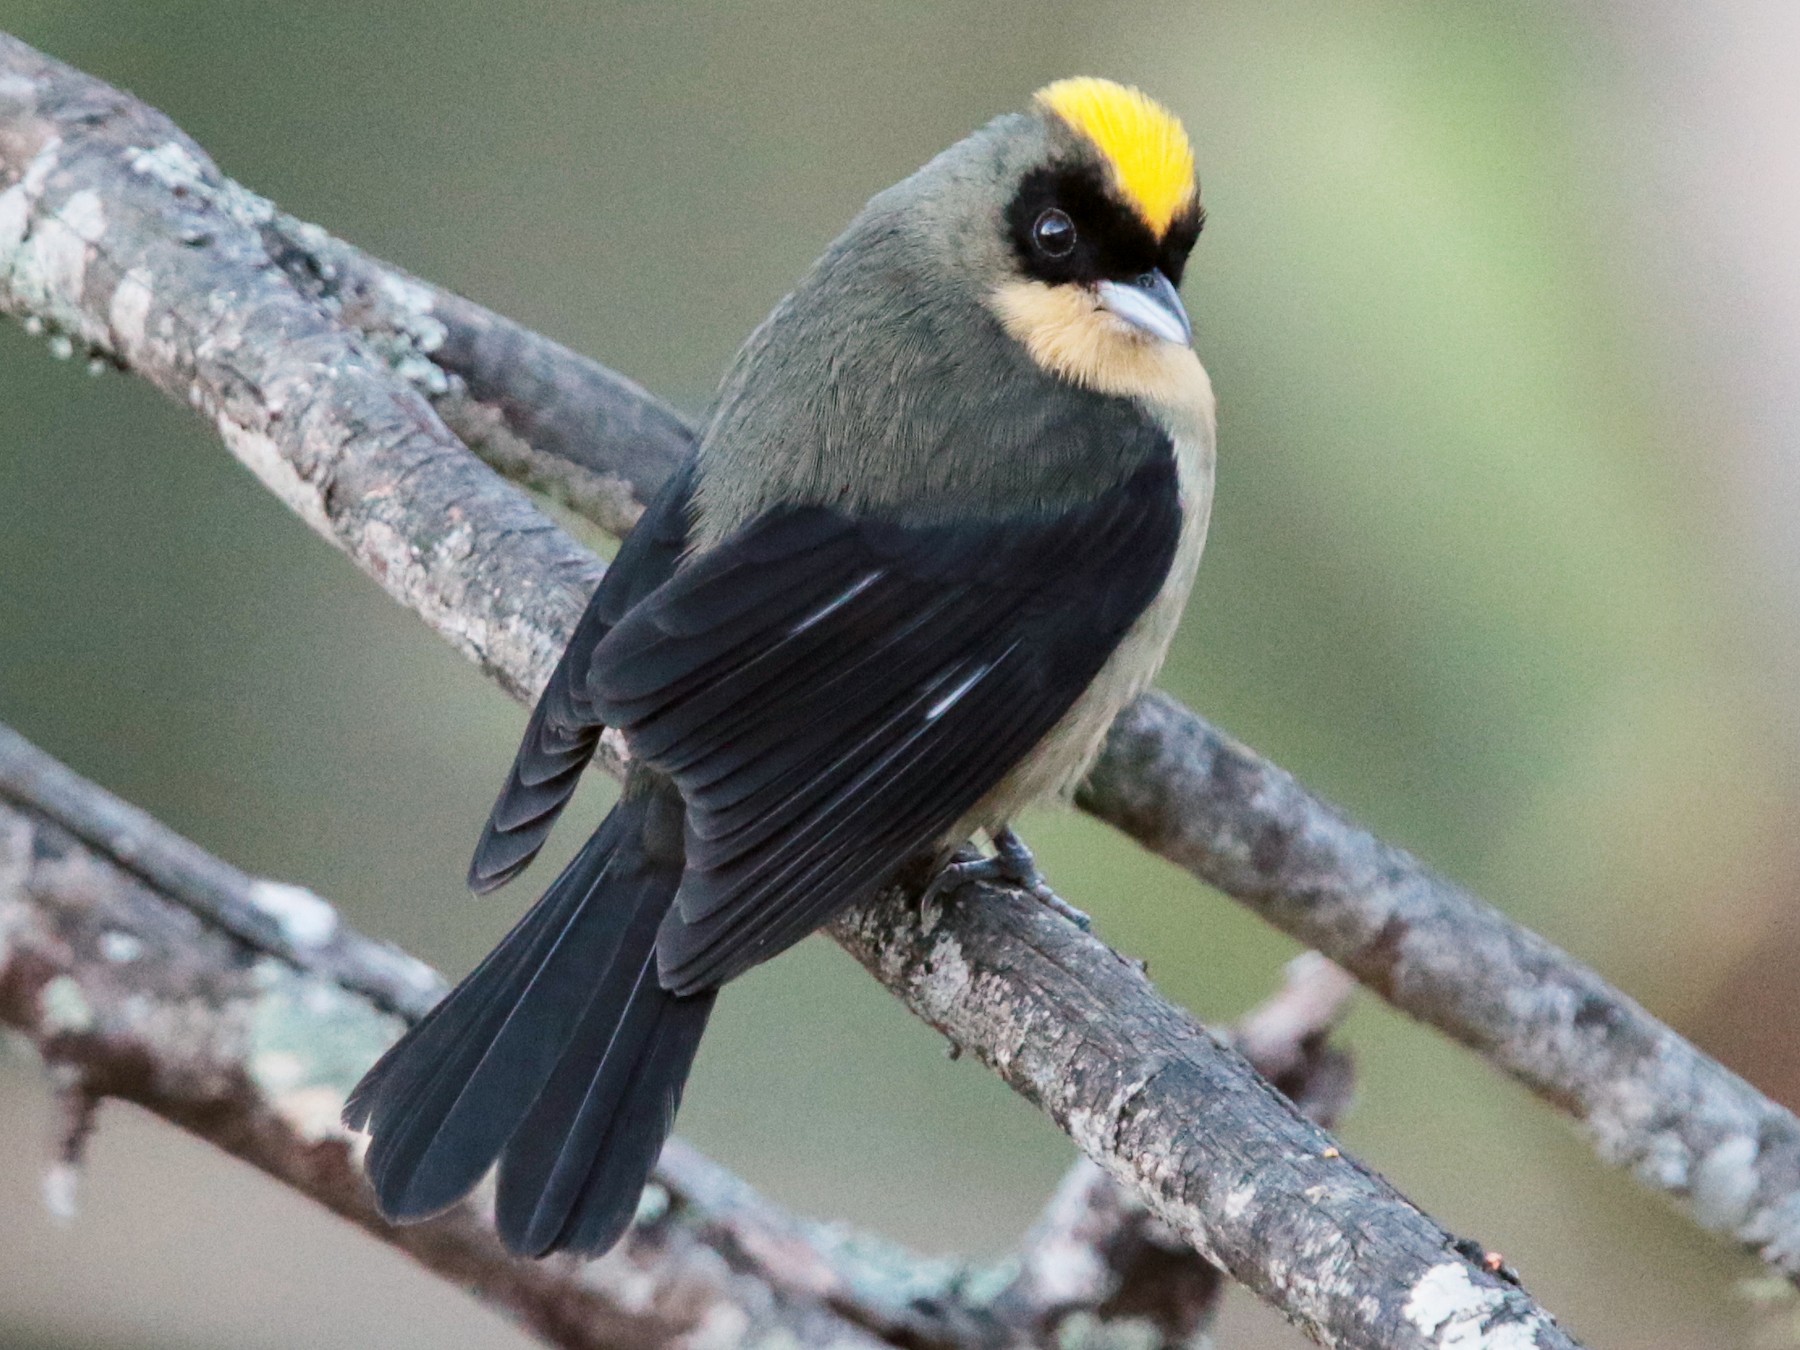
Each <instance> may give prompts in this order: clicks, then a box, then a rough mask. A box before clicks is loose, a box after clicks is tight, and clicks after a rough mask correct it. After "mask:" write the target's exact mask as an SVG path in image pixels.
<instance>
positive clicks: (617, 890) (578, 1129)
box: [344, 775, 713, 1256]
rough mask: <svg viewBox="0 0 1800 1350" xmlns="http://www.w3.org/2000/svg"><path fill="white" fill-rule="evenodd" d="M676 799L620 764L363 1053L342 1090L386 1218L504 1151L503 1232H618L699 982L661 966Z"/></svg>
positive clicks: (705, 1003)
mask: <svg viewBox="0 0 1800 1350" xmlns="http://www.w3.org/2000/svg"><path fill="white" fill-rule="evenodd" d="M681 811H682V808H681V802H680V798H679V797H677V796H676V795H675V794H674V792H673V790H672V789H670V788H668V787H666V786H663V785H661V784H660V783H653V782H650V781H649V780H647V779H643V778H638V777H637V776H635V775H634V781H632V782H629V783H628V784H627V786H626V795H625V797H624V798H623V799H622V800H621V801H620V802H619V804H618V805H617V806H616V807H614V808H613V812H612V814H611V815H609V816H608V817H607V818H606V820H605V822H604V823H603V824H602V825H601V826H600V828H599V830H597V831H596V832H595V834H594V837H593V838H592V839H590V840H588V842H587V844H586V846H585V847H583V848H582V850H581V852H580V853H579V854H577V855H576V857H575V859H574V861H572V862H571V863H570V864H569V866H568V867H567V868H566V869H565V870H564V871H563V874H562V875H561V876H560V877H558V878H557V879H556V882H555V884H554V885H552V886H551V887H550V889H549V890H548V891H546V892H545V893H544V896H543V898H542V899H540V900H539V901H538V902H537V904H536V905H534V906H533V907H532V909H531V911H530V912H529V913H528V914H526V916H525V917H524V918H523V919H522V920H520V922H519V924H518V926H517V927H515V928H514V929H513V930H512V932H511V933H509V934H508V935H507V936H506V938H505V939H504V940H503V941H502V942H501V943H500V945H499V946H498V947H496V948H495V949H494V950H493V952H492V953H490V954H489V956H488V958H487V959H486V960H485V961H483V962H482V963H481V965H480V966H478V967H477V968H476V969H475V971H474V973H472V974H471V975H469V977H468V978H467V979H465V980H464V981H463V982H462V983H461V984H459V985H458V986H457V987H456V988H455V989H454V990H452V991H451V993H450V994H449V995H448V996H447V997H446V998H445V999H444V1000H443V1002H441V1003H440V1004H438V1006H437V1007H435V1008H433V1009H432V1010H431V1012H430V1013H429V1014H428V1015H427V1016H426V1017H425V1019H424V1020H423V1021H421V1022H420V1023H419V1024H418V1025H417V1026H415V1027H414V1028H413V1029H412V1030H411V1031H409V1032H408V1033H407V1034H406V1035H405V1036H404V1037H402V1038H401V1039H400V1041H399V1042H398V1043H396V1044H395V1045H394V1047H393V1048H392V1049H391V1050H389V1051H388V1052H387V1054H385V1055H383V1056H382V1057H381V1059H380V1060H379V1061H378V1062H377V1063H376V1065H375V1067H374V1068H372V1069H370V1070H369V1072H368V1074H367V1075H366V1076H365V1077H364V1078H363V1080H362V1082H361V1083H359V1084H358V1085H357V1087H356V1090H355V1091H354V1092H353V1093H351V1094H350V1100H349V1102H348V1104H347V1105H346V1106H345V1108H344V1122H345V1124H347V1125H349V1126H350V1127H351V1128H352V1129H364V1130H367V1131H368V1132H369V1133H370V1135H371V1136H372V1141H371V1143H370V1145H369V1156H368V1173H369V1179H370V1180H371V1182H373V1183H374V1187H375V1195H376V1199H377V1201H378V1202H379V1204H380V1206H381V1212H382V1213H383V1214H385V1215H387V1217H388V1218H390V1219H392V1220H394V1221H396V1222H407V1221H409V1220H414V1219H423V1218H427V1217H429V1216H430V1215H433V1214H436V1213H438V1212H440V1211H442V1210H444V1209H446V1208H448V1207H449V1206H450V1205H452V1204H454V1203H455V1202H456V1201H457V1200H459V1199H461V1198H462V1197H463V1196H464V1195H466V1194H468V1192H469V1191H470V1190H471V1189H472V1188H473V1187H474V1186H475V1184H476V1182H478V1181H479V1180H480V1179H481V1177H482V1175H483V1174H484V1173H485V1172H486V1171H487V1169H488V1168H489V1167H491V1166H492V1165H493V1164H494V1163H495V1162H496V1161H498V1163H499V1165H500V1184H499V1199H498V1205H497V1218H498V1221H499V1227H500V1236H501V1238H502V1239H503V1240H504V1241H505V1243H506V1245H507V1247H509V1248H510V1249H511V1250H513V1251H515V1252H518V1253H520V1254H521V1255H528V1256H543V1255H545V1254H547V1253H549V1252H554V1251H575V1252H584V1253H599V1252H602V1251H605V1250H606V1249H607V1248H609V1247H611V1246H612V1245H613V1244H614V1243H615V1242H617V1241H618V1240H619V1238H620V1237H621V1236H622V1235H623V1234H624V1232H625V1229H626V1228H627V1227H628V1226H629V1225H630V1223H631V1218H632V1215H633V1214H634V1213H635V1212H636V1209H637V1204H638V1197H639V1194H640V1193H641V1192H642V1190H643V1187H644V1182H645V1180H646V1178H648V1176H649V1175H650V1169H651V1168H652V1167H653V1166H654V1165H655V1163H656V1157H657V1154H658V1152H659V1151H660V1150H661V1148H662V1143H663V1140H664V1139H666V1138H667V1137H668V1134H669V1129H670V1127H671V1125H672V1124H673V1123H674V1119H675V1107H676V1104H677V1103H678V1102H679V1101H680V1099H681V1089H682V1085H683V1084H684V1083H685V1082H686V1080H687V1076H688V1071H689V1069H690V1068H691V1067H692V1066H693V1062H694V1053H695V1051H696V1050H697V1049H698V1048H699V1045H700V1035H701V1032H702V1031H704V1030H705V1028H706V1016H707V1013H708V1012H710V1011H711V1009H712V1001H713V996H712V994H710V993H707V994H702V995H699V996H694V997H687V998H677V997H675V996H674V995H672V994H668V993H666V992H664V990H663V989H662V986H661V985H660V984H659V983H658V981H657V972H656V954H655V948H656V932H657V928H658V926H659V925H660V924H661V923H662V919H663V915H664V914H666V913H667V912H668V909H669V906H670V905H671V904H672V903H673V901H674V898H675V890H676V887H677V886H678V885H679V884H680V881H681V867H682V863H681V830H682V816H681Z"/></svg>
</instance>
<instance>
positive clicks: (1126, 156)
mask: <svg viewBox="0 0 1800 1350" xmlns="http://www.w3.org/2000/svg"><path fill="white" fill-rule="evenodd" d="M965 147H966V149H965ZM959 152H960V153H959ZM945 159H946V160H947V161H949V163H948V164H947V165H946V167H951V166H954V171H953V172H952V173H951V174H950V176H949V179H948V180H947V181H946V183H945V184H944V187H943V189H942V195H941V198H940V200H942V201H948V202H950V203H959V204H960V206H961V207H962V209H963V210H964V211H965V212H966V213H967V215H966V218H965V221H964V224H965V225H966V226H967V228H966V229H965V230H963V231H961V232H960V233H961V238H962V240H963V242H964V244H965V245H966V248H965V250H964V255H965V259H966V261H967V262H968V263H969V264H970V268H969V270H968V271H965V272H964V276H965V277H966V278H968V279H970V280H973V281H975V282H976V284H977V285H978V287H979V288H980V289H981V290H982V291H983V292H984V297H985V300H986V303H987V306H988V308H989V309H990V310H991V311H993V312H994V313H995V314H996V315H997V316H998V317H999V318H1000V320H1001V322H1002V324H1003V326H1004V327H1005V328H1006V330H1007V332H1008V333H1010V334H1011V335H1012V337H1013V338H1015V339H1016V340H1018V341H1019V342H1020V343H1021V344H1023V345H1024V347H1025V348H1026V349H1027V351H1029V352H1030V354H1031V356H1032V358H1033V359H1034V360H1035V361H1036V362H1037V363H1038V364H1039V365H1040V366H1042V367H1044V368H1045V369H1047V370H1050V371H1051V372H1053V373H1055V374H1057V375H1059V376H1061V377H1063V378H1067V379H1072V380H1074V381H1076V382H1077V383H1080V384H1083V385H1087V386H1090V387H1093V388H1097V389H1101V390H1104V391H1106V392H1112V393H1138V394H1147V395H1152V396H1154V394H1155V392H1156V388H1157V387H1158V386H1161V385H1164V384H1166V383H1167V382H1168V380H1170V379H1176V380H1185V378H1186V377H1185V374H1184V372H1185V370H1186V367H1187V366H1188V365H1190V364H1192V354H1191V349H1190V344H1191V342H1192V337H1193V333H1192V328H1191V327H1190V324H1189V321H1188V315H1187V311H1186V309H1185V308H1184V307H1183V305H1182V302H1181V297H1180V295H1179V294H1178V293H1177V290H1176V287H1177V286H1178V285H1179V284H1180V282H1181V277H1182V273H1183V271H1184V270H1185V268H1186V266H1187V259H1188V253H1189V252H1190V251H1191V250H1192V248H1193V247H1194V242H1195V240H1196V239H1197V238H1198V237H1199V234H1200V227H1201V224H1202V223H1203V221H1204V219H1205V213H1204V211H1203V210H1202V209H1201V205H1200V189H1199V183H1198V182H1197V180H1196V178H1195V173H1194V152H1193V148H1192V147H1191V146H1190V144H1189V143H1188V138H1187V133H1186V132H1185V131H1184V130H1183V129H1182V125H1181V123H1180V121H1179V120H1177V118H1176V117H1175V116H1174V114H1173V113H1171V112H1169V111H1168V109H1166V108H1164V107H1163V106H1162V105H1161V104H1159V103H1157V102H1155V101H1154V100H1152V99H1151V98H1149V97H1148V96H1147V95H1145V94H1144V93H1142V92H1141V91H1139V90H1137V89H1134V88H1129V87H1127V86H1125V85H1121V84H1115V83H1114V82H1112V81H1111V80H1102V79H1094V78H1089V77H1079V78H1074V79H1067V80H1059V81H1057V82H1056V83H1055V84H1051V85H1049V86H1047V87H1045V88H1044V89H1041V90H1039V91H1038V93H1037V95H1036V97H1035V98H1034V99H1033V102H1032V107H1031V110H1030V112H1029V113H1026V114H1023V115H1020V114H1013V115H1010V116H1007V117H1002V118H999V119H997V120H996V121H995V122H994V123H992V124H991V125H990V126H989V127H987V128H986V129H984V131H982V132H981V133H978V134H977V135H976V136H975V137H972V138H970V140H969V141H968V142H965V143H964V147H959V148H958V150H953V151H951V152H949V153H948V154H947V155H946V156H945ZM927 176H929V174H928V175H927ZM970 207H974V208H975V209H974V210H972V211H971V210H969V208H970ZM996 235H997V236H998V238H996Z"/></svg>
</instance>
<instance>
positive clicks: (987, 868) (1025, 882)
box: [925, 826, 1094, 933]
mask: <svg viewBox="0 0 1800 1350" xmlns="http://www.w3.org/2000/svg"><path fill="white" fill-rule="evenodd" d="M993 840H994V852H993V853H992V854H991V855H984V854H982V853H981V852H980V851H979V850H978V849H976V848H975V846H974V845H972V844H965V845H964V846H963V847H962V848H960V849H958V850H957V851H956V856H955V857H954V858H952V859H951V860H950V861H949V862H947V863H945V864H944V866H943V869H942V870H941V871H939V872H938V874H937V877H936V878H935V879H934V880H933V881H932V883H931V885H930V887H929V888H928V889H927V890H926V892H925V900H926V902H930V901H932V900H935V899H937V898H938V897H939V896H941V895H945V894H947V893H949V892H951V891H955V890H960V889H961V888H962V887H964V886H967V885H969V884H970V883H972V882H980V881H999V882H1005V883H1006V884H1008V885H1012V886H1017V887H1018V888H1019V889H1020V890H1022V891H1025V892H1027V893H1028V894H1030V895H1031V896H1032V897H1033V898H1034V899H1035V900H1037V902H1038V903H1039V904H1041V905H1043V906H1045V907H1046V908H1048V909H1050V910H1051V911H1053V912H1054V913H1057V914H1060V915H1061V916H1062V917H1063V918H1065V919H1067V920H1068V921H1069V922H1070V923H1072V924H1074V925H1075V926H1076V927H1077V928H1079V929H1081V931H1082V932H1084V933H1087V932H1091V931H1093V927H1094V921H1093V920H1092V919H1090V918H1089V917H1088V916H1087V915H1086V914H1083V913H1082V912H1081V911H1080V910H1078V909H1076V908H1075V906H1073V905H1071V904H1070V903H1069V902H1068V901H1067V900H1065V899H1063V898H1062V897H1061V896H1060V895H1058V894H1057V893H1056V892H1055V891H1053V890H1051V889H1050V883H1049V882H1047V881H1045V880H1044V874H1043V873H1042V872H1040V871H1039V870H1038V865H1037V859H1036V858H1034V857H1032V856H1031V850H1030V849H1029V848H1027V847H1026V846H1025V841H1024V840H1023V839H1021V838H1019V836H1018V835H1016V834H1014V833H1013V832H1012V827H1011V826H1007V827H1005V828H1003V829H999V830H995V831H994V832H993Z"/></svg>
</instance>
